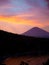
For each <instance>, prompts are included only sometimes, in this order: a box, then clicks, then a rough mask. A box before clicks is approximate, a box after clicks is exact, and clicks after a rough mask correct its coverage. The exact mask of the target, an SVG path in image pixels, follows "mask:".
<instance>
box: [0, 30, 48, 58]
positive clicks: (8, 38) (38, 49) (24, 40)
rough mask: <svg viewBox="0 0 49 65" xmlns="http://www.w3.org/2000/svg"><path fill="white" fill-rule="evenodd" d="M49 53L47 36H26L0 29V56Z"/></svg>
mask: <svg viewBox="0 0 49 65" xmlns="http://www.w3.org/2000/svg"><path fill="white" fill-rule="evenodd" d="M15 55H16V56H21V55H34V56H38V55H49V38H35V37H27V36H22V35H17V34H12V33H8V32H5V31H2V30H0V57H1V56H15Z"/></svg>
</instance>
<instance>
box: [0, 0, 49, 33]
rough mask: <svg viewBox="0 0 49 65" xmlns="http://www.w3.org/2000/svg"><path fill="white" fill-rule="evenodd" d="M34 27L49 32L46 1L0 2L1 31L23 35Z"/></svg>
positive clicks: (2, 0)
mask: <svg viewBox="0 0 49 65" xmlns="http://www.w3.org/2000/svg"><path fill="white" fill-rule="evenodd" d="M32 27H40V28H43V29H44V30H46V31H48V32H49V9H48V7H47V2H46V1H44V0H0V29H2V30H6V31H9V32H13V33H19V34H21V33H23V32H25V31H27V30H29V29H30V28H32Z"/></svg>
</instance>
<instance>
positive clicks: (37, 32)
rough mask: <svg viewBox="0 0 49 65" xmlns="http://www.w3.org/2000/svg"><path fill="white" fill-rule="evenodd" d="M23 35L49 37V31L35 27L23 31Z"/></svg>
mask: <svg viewBox="0 0 49 65" xmlns="http://www.w3.org/2000/svg"><path fill="white" fill-rule="evenodd" d="M23 35H25V36H32V37H41V38H49V32H47V31H45V30H43V29H41V28H38V27H34V28H32V29H30V30H28V31H27V32H25V33H23Z"/></svg>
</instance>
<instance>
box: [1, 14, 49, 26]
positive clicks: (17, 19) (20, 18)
mask: <svg viewBox="0 0 49 65" xmlns="http://www.w3.org/2000/svg"><path fill="white" fill-rule="evenodd" d="M29 16H31V17H32V15H31V14H21V15H17V16H0V21H3V22H9V23H13V24H24V25H31V26H33V27H35V26H37V27H44V26H45V25H48V24H49V22H48V21H45V22H44V21H43V22H40V20H38V19H36V20H35V19H27V17H29ZM33 16H34V15H33Z"/></svg>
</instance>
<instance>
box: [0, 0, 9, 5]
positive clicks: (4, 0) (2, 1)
mask: <svg viewBox="0 0 49 65" xmlns="http://www.w3.org/2000/svg"><path fill="white" fill-rule="evenodd" d="M9 2H10V0H0V5H4V4H7V3H9Z"/></svg>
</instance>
